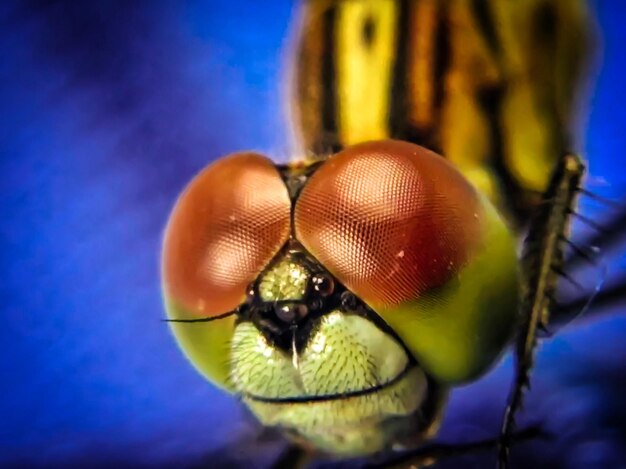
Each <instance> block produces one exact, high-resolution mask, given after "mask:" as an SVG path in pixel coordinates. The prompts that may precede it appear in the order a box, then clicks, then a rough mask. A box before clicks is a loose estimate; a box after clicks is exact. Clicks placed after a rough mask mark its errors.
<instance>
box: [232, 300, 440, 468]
mask: <svg viewBox="0 0 626 469" xmlns="http://www.w3.org/2000/svg"><path fill="white" fill-rule="evenodd" d="M232 363H233V368H232V373H231V380H232V382H233V383H234V385H235V387H236V388H237V389H238V391H239V392H241V393H242V395H243V398H244V401H245V402H246V404H247V405H248V406H249V407H250V409H251V410H252V412H254V414H255V415H256V416H257V417H258V418H259V420H260V421H261V422H262V423H263V424H265V425H270V426H280V427H285V428H289V429H292V430H295V431H297V433H299V434H300V435H301V436H303V437H305V438H306V439H307V440H309V441H310V442H312V443H313V444H314V445H315V446H317V447H318V448H319V449H321V450H325V451H329V452H332V453H334V454H336V455H342V456H351V455H359V454H370V453H374V452H377V451H380V450H382V449H384V448H385V447H388V446H389V445H390V444H391V443H392V442H394V441H395V440H397V439H398V438H401V437H402V435H404V434H405V433H406V432H407V427H409V426H411V425H413V421H412V420H411V418H406V419H402V418H401V417H407V416H409V415H411V414H413V413H414V412H415V411H416V410H417V409H418V408H419V406H420V405H421V404H422V403H423V401H424V399H425V397H426V394H427V387H428V384H427V380H426V376H425V375H424V373H423V372H422V371H421V370H420V369H419V368H418V367H413V368H412V369H411V371H409V372H408V373H406V374H404V375H402V377H401V379H398V380H397V381H396V382H394V384H392V385H390V386H388V387H384V388H383V389H380V390H378V391H377V392H374V393H369V394H363V395H359V396H353V397H350V398H338V399H337V398H336V399H329V400H323V401H317V402H316V401H312V402H298V403H271V402H263V401H261V400H259V399H255V397H257V398H266V399H267V398H281V399H285V398H290V397H291V398H306V397H319V396H330V395H340V394H345V393H349V392H354V391H363V390H367V389H369V388H372V387H374V386H378V385H381V384H385V383H388V382H391V381H393V380H394V379H396V378H397V377H398V376H400V375H401V374H402V373H403V371H404V370H405V369H406V367H407V365H408V363H409V357H408V356H407V355H406V352H405V351H404V349H403V348H402V346H401V345H400V344H398V342H396V341H395V339H393V338H392V337H391V336H389V335H388V334H386V333H384V332H382V331H381V330H380V329H379V328H377V327H376V326H375V325H374V324H373V323H372V322H370V321H368V320H367V319H365V318H363V317H360V316H356V315H351V314H344V313H342V312H340V311H333V312H331V313H329V314H327V315H325V316H323V317H322V318H321V319H320V323H319V326H318V327H316V328H315V329H314V331H313V334H312V336H311V337H310V340H309V341H308V342H307V345H306V346H305V348H304V350H302V351H301V352H300V353H298V354H296V353H289V352H285V351H281V350H279V349H276V348H274V347H272V346H271V345H270V344H269V343H268V342H267V339H266V338H265V337H264V336H263V334H261V333H260V332H259V331H258V330H257V329H256V327H254V325H253V324H251V323H249V322H244V323H241V324H239V325H238V326H237V327H236V329H235V335H234V337H233V346H232Z"/></svg>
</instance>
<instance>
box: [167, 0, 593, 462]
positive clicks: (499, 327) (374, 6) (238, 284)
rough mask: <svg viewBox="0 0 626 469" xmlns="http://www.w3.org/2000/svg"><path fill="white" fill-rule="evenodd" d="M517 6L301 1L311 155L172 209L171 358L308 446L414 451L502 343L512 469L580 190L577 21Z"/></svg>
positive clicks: (254, 164)
mask: <svg viewBox="0 0 626 469" xmlns="http://www.w3.org/2000/svg"><path fill="white" fill-rule="evenodd" d="M520 5H521V6H518V5H517V4H515V5H514V4H513V3H509V2H506V3H505V2H499V3H497V2H490V3H487V2H484V3H483V2H469V1H452V2H435V1H420V2H417V1H412V2H411V1H398V2H394V1H391V0H389V1H365V0H363V1H335V2H331V1H329V2H308V3H306V4H305V6H304V12H303V16H302V29H301V33H300V39H299V48H298V56H297V58H296V60H295V65H294V68H295V79H294V100H295V106H294V116H293V117H294V121H295V122H297V123H298V124H296V127H297V129H296V133H297V134H298V135H299V140H300V142H302V146H303V148H304V149H305V151H303V152H308V153H309V154H310V158H308V159H305V160H303V161H301V162H294V163H291V164H288V165H282V166H281V165H279V166H276V165H273V164H272V163H271V161H270V160H269V159H268V158H267V157H265V156H263V155H259V154H256V153H250V152H247V153H237V154H233V155H230V156H228V157H225V158H224V159H222V160H221V161H219V162H217V163H214V164H213V165H211V166H209V167H208V168H207V169H206V170H204V171H203V172H202V173H200V174H199V175H198V176H197V177H196V178H195V179H194V180H193V181H192V182H191V183H190V185H189V186H188V187H187V189H186V190H185V192H184V193H183V194H182V196H181V198H180V199H179V201H178V203H177V205H176V207H175V209H174V211H173V213H172V216H171V218H170V221H169V224H168V228H167V231H166V237H165V243H164V260H163V277H164V291H165V299H166V304H167V309H168V317H169V320H170V322H171V325H172V328H173V331H174V334H175V336H176V338H177V340H178V342H179V344H180V345H181V348H182V349H183V350H184V352H185V353H186V354H187V356H188V357H189V358H190V360H191V361H192V362H193V363H194V365H195V366H196V367H197V368H198V369H199V371H200V372H201V373H203V374H204V375H205V376H206V377H207V378H209V379H210V380H211V381H212V382H213V383H215V384H217V385H218V386H221V387H224V388H225V389H227V390H230V391H232V392H235V393H236V394H237V395H239V396H240V397H241V399H242V400H243V401H244V403H245V404H246V405H247V406H248V407H249V408H250V409H251V411H252V412H253V413H254V414H255V415H256V416H257V418H258V419H259V420H260V421H261V422H262V423H263V424H264V425H267V426H274V427H278V428H280V429H282V430H283V431H284V433H285V434H286V435H287V436H288V437H289V438H290V439H291V440H292V441H294V442H296V443H298V444H300V445H302V446H303V447H305V448H307V449H311V450H315V451H321V452H324V453H329V454H332V455H335V456H340V457H352V456H359V455H368V454H373V453H379V452H384V451H386V450H389V449H392V448H397V447H406V448H410V447H413V446H416V445H419V444H420V443H422V442H423V441H425V440H428V439H429V438H431V437H432V436H434V435H435V434H436V432H437V427H438V425H439V421H440V418H441V413H442V411H443V410H444V408H445V398H446V394H447V392H448V390H449V389H450V388H452V387H454V386H457V385H460V384H462V383H465V382H468V381H472V380H475V379H477V378H478V377H480V376H481V375H482V374H484V373H485V372H486V371H487V370H488V369H489V368H490V367H491V366H492V365H493V363H494V362H495V361H496V360H497V359H498V357H499V356H500V354H501V353H502V352H503V351H504V349H505V347H506V346H507V344H508V343H510V342H511V341H512V340H513V338H514V337H516V344H517V346H516V352H517V356H518V365H517V376H516V380H515V383H514V386H513V391H512V393H511V401H510V406H509V411H508V412H507V415H506V417H505V419H504V424H503V431H502V435H501V439H500V443H501V451H500V461H501V464H502V465H506V461H507V452H508V446H509V443H510V440H511V432H512V424H513V416H514V414H515V411H516V410H517V408H518V407H519V403H520V399H521V393H522V391H523V389H524V387H525V386H526V385H527V382H528V379H529V378H528V376H529V375H528V373H529V370H530V367H531V365H532V354H533V349H534V346H535V343H536V336H537V330H538V328H540V327H547V326H548V323H549V316H550V315H549V313H550V310H551V309H552V306H553V299H552V294H553V293H554V291H555V289H556V287H557V283H558V280H559V277H560V276H561V275H562V273H563V272H562V270H563V264H564V255H565V254H564V247H565V245H566V243H567V230H568V223H569V218H570V216H571V214H572V212H573V211H574V210H575V198H576V195H577V193H578V192H579V191H580V188H581V179H582V176H583V173H584V168H583V165H582V163H581V161H580V160H579V159H578V158H577V157H576V156H575V155H574V154H572V153H570V152H569V150H570V148H569V147H568V146H569V145H570V142H569V137H568V135H567V134H568V128H569V127H568V126H569V122H568V116H570V115H571V114H572V112H573V109H572V107H573V98H574V95H575V91H576V84H577V79H578V77H579V74H580V73H579V72H580V70H581V68H582V59H583V56H584V53H585V47H586V40H585V36H586V23H585V11H584V8H583V6H582V4H581V3H579V2H574V1H562V2H542V1H528V2H523V3H521V4H520ZM572 37H574V38H576V39H577V40H575V41H572ZM416 143H417V144H419V145H420V146H417V145H415V144H416ZM428 149H429V150H428ZM431 150H433V151H435V152H437V153H440V154H442V155H444V156H445V157H446V160H444V159H442V158H441V157H440V156H438V155H436V154H435V153H433V152H432V151H431ZM528 155H532V157H531V158H529V156H528ZM449 162H451V163H449ZM527 229H529V231H528V233H529V235H528V238H527V239H528V241H527V242H526V255H525V257H524V259H523V261H522V262H519V261H518V257H517V253H516V244H515V239H516V237H517V236H520V234H521V233H523V232H525V231H526V230H527Z"/></svg>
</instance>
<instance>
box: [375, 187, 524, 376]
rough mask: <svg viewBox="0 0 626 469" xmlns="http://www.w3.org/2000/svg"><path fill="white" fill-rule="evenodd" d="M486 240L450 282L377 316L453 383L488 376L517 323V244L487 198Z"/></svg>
mask: <svg viewBox="0 0 626 469" xmlns="http://www.w3.org/2000/svg"><path fill="white" fill-rule="evenodd" d="M483 207H484V212H483V214H482V216H483V220H484V230H483V233H482V234H483V238H482V240H481V242H480V243H479V246H478V248H477V250H476V252H475V253H474V255H473V257H472V258H471V259H470V261H469V262H468V263H467V265H466V266H465V267H464V268H463V269H462V270H460V271H459V273H458V275H457V276H456V277H455V278H453V279H451V280H450V281H449V283H448V284H446V285H445V286H443V287H441V288H440V289H437V290H436V291H433V292H428V293H426V294H424V295H423V296H422V297H420V298H418V299H416V300H414V301H410V302H406V303H403V304H401V305H399V306H394V307H389V308H387V309H385V310H379V311H377V313H378V314H379V315H380V316H381V317H382V318H383V319H384V320H385V322H386V323H387V324H389V325H390V326H391V327H392V328H393V330H394V331H395V332H396V333H397V334H398V336H399V337H400V338H401V339H402V340H403V341H404V343H405V345H406V346H407V348H408V349H409V350H410V351H411V353H412V354H413V356H414V357H415V358H416V359H417V361H418V362H419V364H420V366H422V367H423V368H424V369H425V370H426V372H427V373H429V374H430V375H431V376H433V377H434V378H435V379H436V380H437V381H439V382H441V383H445V384H449V385H454V384H459V383H462V382H466V381H470V380H473V379H475V378H477V377H478V376H480V375H481V374H482V373H484V372H486V371H487V370H488V369H489V368H490V367H491V366H492V365H493V363H494V362H495V360H497V359H498V357H499V356H500V355H501V353H502V351H503V350H504V348H505V347H506V345H507V344H508V343H509V341H510V339H511V337H512V335H513V333H514V331H515V328H516V326H517V325H518V319H519V313H518V308H519V299H520V279H519V272H518V260H517V253H516V241H515V239H514V237H513V236H512V235H511V233H510V231H509V230H508V228H507V227H506V225H505V224H504V222H503V220H502V219H501V217H500V216H499V215H498V213H497V212H496V210H495V208H494V207H493V206H492V205H491V203H489V202H488V201H487V200H486V199H485V198H483Z"/></svg>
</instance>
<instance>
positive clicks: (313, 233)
mask: <svg viewBox="0 0 626 469" xmlns="http://www.w3.org/2000/svg"><path fill="white" fill-rule="evenodd" d="M480 212H481V207H480V205H479V199H478V196H477V194H476V193H475V191H474V189H473V188H472V186H470V185H469V183H467V182H466V180H465V179H464V178H463V177H462V176H461V175H460V174H459V173H458V171H456V170H455V169H454V168H453V167H452V166H451V165H450V164H449V163H448V162H447V161H446V160H445V159H443V158H442V157H440V156H438V155H436V154H434V153H432V152H430V151H428V150H426V149H424V148H422V147H419V146H417V145H413V144H410V143H406V142H400V141H381V142H370V143H366V144H360V145H356V146H353V147H351V148H349V149H347V150H344V151H342V152H340V153H338V154H336V155H334V156H333V157H332V158H331V159H330V160H328V161H327V162H326V163H324V165H323V166H322V167H320V169H319V170H317V172H316V173H315V174H314V175H313V176H312V177H311V179H310V181H309V182H308V183H307V185H306V186H305V187H304V189H303V191H302V193H301V195H300V197H299V199H298V202H297V205H296V210H295V230H296V236H297V238H298V239H299V240H300V242H302V244H303V245H304V246H305V247H306V248H307V249H308V250H309V251H310V252H311V253H312V254H313V255H314V256H315V257H316V258H317V259H318V260H319V261H320V262H321V263H322V265H324V266H325V267H326V268H327V269H328V270H329V271H330V272H331V273H332V274H333V275H335V276H336V277H337V278H338V279H339V280H340V281H341V282H342V283H344V284H345V285H346V286H347V287H348V288H349V289H350V290H351V291H353V292H354V293H355V294H357V295H358V296H359V297H360V298H361V299H362V300H364V301H365V302H366V303H368V304H369V305H370V306H371V307H372V308H374V310H376V311H380V310H384V309H387V308H389V307H392V306H395V305H399V304H401V303H404V302H406V301H410V300H414V299H416V298H418V297H419V296H420V295H422V294H423V293H424V292H426V291H428V290H430V289H433V288H435V287H438V286H442V285H444V284H445V283H446V282H447V281H448V280H449V279H450V278H452V277H453V276H454V275H455V274H456V273H457V272H458V270H459V269H460V268H461V267H462V266H463V265H464V264H465V262H466V261H467V259H468V255H469V253H470V251H471V248H472V243H473V241H474V240H476V238H477V234H478V231H479V218H480V216H479V213H480Z"/></svg>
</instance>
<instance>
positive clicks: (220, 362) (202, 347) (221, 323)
mask: <svg viewBox="0 0 626 469" xmlns="http://www.w3.org/2000/svg"><path fill="white" fill-rule="evenodd" d="M165 307H166V310H167V316H168V318H169V319H198V316H194V315H191V314H189V313H187V312H186V311H185V309H184V308H182V307H180V306H179V305H177V304H176V303H175V302H174V301H172V300H167V299H166V301H165ZM169 325H170V329H171V331H172V333H173V334H174V337H176V341H177V342H178V346H179V347H180V348H181V350H182V351H183V352H184V354H185V356H186V357H187V359H189V361H190V362H191V364H192V365H193V366H194V367H195V368H196V369H197V370H198V371H199V372H200V374H202V375H203V376H204V377H205V378H207V379H208V380H209V381H211V382H212V383H214V384H216V385H217V386H219V387H221V388H223V389H225V390H226V391H229V392H233V391H234V389H233V388H232V386H231V385H230V384H229V383H228V378H229V375H230V347H231V339H232V336H233V331H234V329H235V316H234V315H233V316H229V317H226V318H222V319H218V320H216V321H211V322H196V323H176V322H170V323H169Z"/></svg>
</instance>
